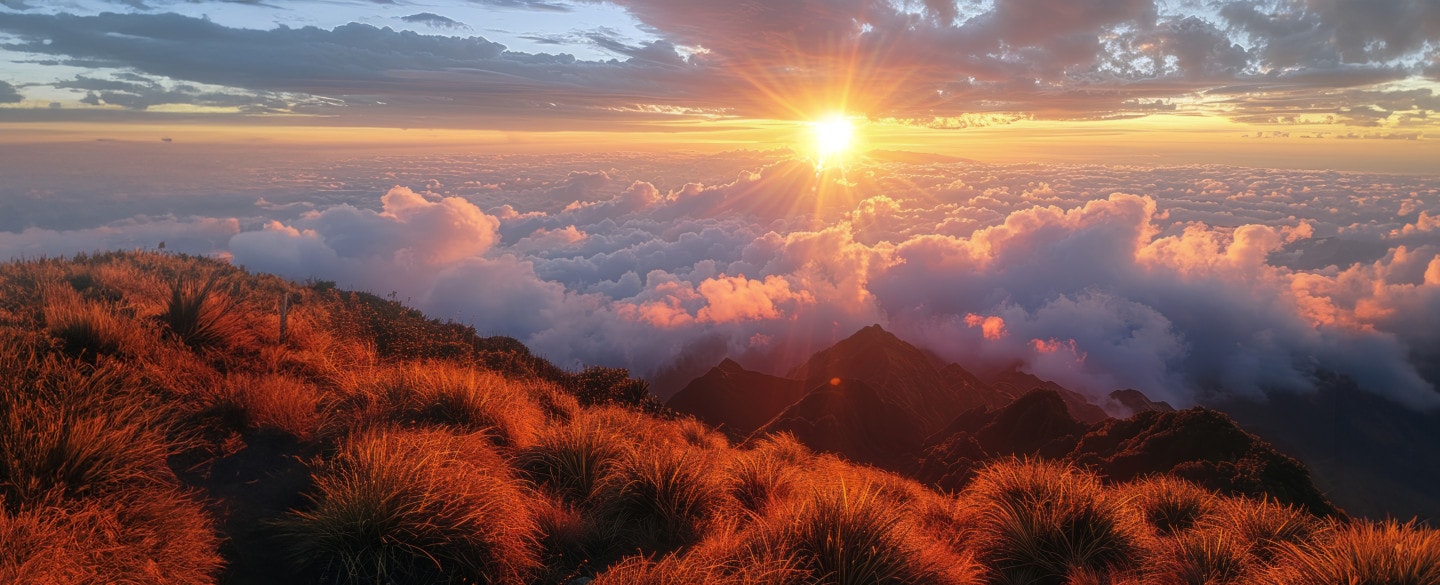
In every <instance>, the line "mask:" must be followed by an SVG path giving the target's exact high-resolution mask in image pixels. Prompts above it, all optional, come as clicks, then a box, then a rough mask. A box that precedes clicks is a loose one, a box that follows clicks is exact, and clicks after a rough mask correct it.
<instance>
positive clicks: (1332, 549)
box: [1260, 520, 1440, 585]
mask: <svg viewBox="0 0 1440 585" xmlns="http://www.w3.org/2000/svg"><path fill="white" fill-rule="evenodd" d="M1260 582H1262V583H1265V584H1267V585H1270V584H1274V585H1279V584H1282V583H1283V584H1286V585H1320V584H1329V583H1346V584H1355V585H1382V584H1383V585H1422V584H1433V583H1440V532H1436V531H1435V530H1432V529H1429V528H1424V527H1421V526H1419V525H1417V524H1415V523H1414V522H1410V523H1404V524H1402V523H1399V522H1396V521H1394V520H1387V521H1384V522H1364V521H1361V522H1355V523H1353V524H1351V525H1349V526H1346V527H1343V528H1340V529H1338V530H1336V531H1334V532H1333V533H1332V534H1330V536H1329V538H1326V539H1317V540H1313V541H1309V542H1299V543H1286V544H1284V545H1283V546H1281V548H1280V553H1279V555H1278V561H1277V563H1276V564H1275V566H1274V567H1273V568H1272V570H1271V571H1270V572H1269V573H1267V574H1266V575H1265V578H1264V579H1262V580H1260Z"/></svg>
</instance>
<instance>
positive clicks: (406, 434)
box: [0, 253, 1440, 585]
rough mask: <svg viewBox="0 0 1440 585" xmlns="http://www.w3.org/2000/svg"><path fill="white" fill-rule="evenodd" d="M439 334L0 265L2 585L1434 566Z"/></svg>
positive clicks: (1290, 579)
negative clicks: (955, 477)
mask: <svg viewBox="0 0 1440 585" xmlns="http://www.w3.org/2000/svg"><path fill="white" fill-rule="evenodd" d="M197 275H199V276H197ZM281 294H289V295H291V300H292V306H293V310H292V311H291V313H290V315H289V321H288V326H289V328H288V334H287V336H286V339H285V340H283V342H282V341H281V340H280V338H279V335H278V315H277V314H275V313H274V312H273V311H272V310H271V309H270V307H271V305H273V304H274V303H275V302H276V301H277V300H278V298H279V297H280V295H281ZM367 303H368V304H367ZM377 307H378V308H377ZM390 319H397V320H398V319H404V320H405V321H404V322H403V323H402V322H398V321H397V322H394V323H392V322H390V321H387V320H390ZM432 325H434V324H431V325H426V324H425V322H424V321H423V319H419V318H417V317H416V316H415V315H412V314H410V313H407V312H406V311H405V310H403V307H398V306H391V305H390V304H385V303H381V304H379V305H376V304H375V302H374V299H370V298H366V297H365V296H364V295H349V294H339V293H336V292H334V291H330V290H328V289H327V288H326V287H302V286H298V285H293V284H289V283H285V282H283V281H280V280H279V279H275V278H273V277H249V276H246V275H244V274H243V273H241V272H240V271H238V270H236V269H234V268H233V267H229V266H226V265H224V264H223V263H220V262H216V261H211V260H203V259H195V258H185V257H180V256H172V255H165V254H153V253H141V254H102V255H96V256H85V257H79V258H77V259H75V260H65V261H62V260H49V259H41V260H33V261H26V262H18V263H10V264H3V265H0V384H3V385H4V386H3V390H4V391H3V392H0V583H11V582H15V583H26V582H37V583H47V584H48V583H211V582H215V581H216V580H217V579H220V580H226V579H230V578H231V576H229V575H224V574H222V573H221V571H222V570H224V569H223V565H224V563H223V562H222V559H221V557H220V553H219V551H220V550H222V548H221V544H220V543H221V542H223V541H225V540H227V539H228V540H229V541H230V542H231V545H229V546H230V547H231V548H230V549H227V550H229V551H230V552H231V553H233V554H237V555H239V556H236V557H234V558H232V560H236V559H247V558H248V559H251V562H255V561H254V559H263V561H261V562H264V563H271V562H272V559H273V562H283V560H284V559H285V558H287V556H288V558H290V559H291V560H293V561H294V562H295V569H294V570H293V571H291V575H290V576H291V579H290V580H289V581H288V583H312V582H330V583H376V582H394V583H431V582H456V583H459V582H467V583H514V584H529V583H563V582H568V581H570V580H572V579H574V578H576V577H594V578H595V581H593V583H595V584H596V585H611V584H616V583H639V584H668V583H699V584H713V585H748V584H761V583H775V584H780V585H788V584H797V585H798V584H811V583H816V584H818V583H886V584H892V583H893V584H929V583H940V584H943V583H957V584H958V583H1034V584H1073V585H1089V584H1095V585H1100V584H1106V585H1120V584H1140V583H1147V584H1149V583H1156V584H1161V585H1165V584H1190V583H1209V584H1216V585H1223V584H1226V583H1262V584H1264V585H1278V584H1280V583H1287V584H1290V583H1293V584H1296V585H1312V584H1320V583H1396V584H1401V585H1409V584H1412V583H1413V584H1418V583H1440V576H1437V575H1436V571H1437V569H1436V567H1437V566H1440V536H1437V535H1440V533H1437V532H1436V531H1435V530H1433V529H1431V528H1428V527H1425V526H1422V525H1417V524H1400V523H1395V522H1385V523H1367V522H1356V523H1353V524H1350V525H1343V526H1333V525H1331V524H1329V523H1327V522H1324V521H1321V520H1319V519H1317V518H1315V517H1312V516H1310V515H1308V514H1307V513H1305V512H1303V511H1301V510H1297V509H1294V508H1289V507H1285V506H1281V505H1278V504H1276V503H1274V502H1267V501H1252V500H1243V499H1236V498H1231V497H1226V496H1219V495H1216V494H1213V493H1210V492H1208V491H1206V490H1203V489H1200V488H1198V487H1195V486H1194V485H1192V484H1189V483H1186V482H1184V481H1181V480H1177V479H1173V478H1165V477H1156V478H1149V479H1145V480H1142V481H1138V482H1132V483H1126V484H1118V485H1111V486H1101V485H1100V482H1099V479H1098V478H1097V477H1096V476H1094V475H1092V474H1090V473H1088V472H1085V471H1082V470H1077V469H1073V468H1070V467H1066V466H1064V465H1060V464H1056V463H1042V462H1020V461H1010V462H1001V463H997V464H994V465H991V466H990V467H988V468H986V469H985V470H984V471H982V472H980V473H979V474H978V476H977V477H976V478H975V479H974V480H973V481H972V482H971V484H970V485H968V486H967V487H966V489H965V490H964V491H963V492H962V493H961V494H960V495H958V496H953V495H947V494H941V493H938V492H936V491H934V490H931V489H929V488H928V487H926V486H923V485H921V484H919V483H916V482H915V481H912V480H909V479H906V478H904V477H901V476H899V475H896V474H893V473H888V472H885V471H881V470H878V469H875V468H870V467H864V466H858V465H855V464H853V463H851V462H848V461H845V460H843V459H840V458H838V457H835V456H833V455H828V454H816V453H813V452H811V451H810V450H809V449H808V448H806V447H805V446H804V445H803V444H801V443H800V442H799V441H797V440H796V439H795V438H794V437H793V436H791V435H785V434H782V435H770V436H764V437H752V438H751V439H749V440H747V441H745V442H744V443H742V444H740V445H731V444H730V443H729V441H727V440H726V439H725V437H724V436H723V435H721V434H719V433H717V432H715V430H714V429H711V428H709V427H707V426H706V425H704V424H703V423H700V422H699V421H696V420H694V419H686V418H681V419H675V418H666V417H665V416H659V415H657V414H656V413H657V412H659V411H657V410H656V409H655V408H654V406H655V405H654V404H653V401H647V400H642V399H637V396H635V394H637V393H638V392H639V391H640V390H642V389H643V388H644V385H643V384H642V383H640V382H636V381H634V380H631V379H630V378H629V377H628V373H627V372H624V371H623V370H614V369H606V368H598V369H590V370H586V371H583V372H581V373H580V374H579V375H576V376H572V377H571V378H566V377H565V375H564V374H563V373H561V374H555V372H557V371H558V370H553V371H552V370H544V369H543V368H540V369H534V368H532V369H529V370H525V369H524V368H519V367H518V366H517V367H516V368H515V369H513V370H512V371H511V373H502V372H500V371H495V370H489V369H486V368H485V367H484V364H486V363H489V364H491V365H492V367H505V366H503V363H502V365H501V366H496V365H494V364H495V363H501V362H504V360H500V362H496V361H494V360H492V361H485V360H476V359H472V358H473V355H472V354H470V353H467V352H469V351H470V348H472V345H471V344H472V342H474V340H468V341H467V339H465V338H464V337H463V336H462V335H460V333H463V331H461V330H462V329H463V328H459V329H457V328H455V327H448V328H447V327H446V326H441V325H434V326H432ZM437 332H438V333H437ZM457 332H459V333H457ZM435 335H440V337H442V338H443V339H440V338H436V339H432V337H433V336H435ZM496 343H497V345H495V347H501V348H510V349H509V350H507V351H512V353H513V354H514V355H519V356H521V357H523V354H522V353H519V352H515V351H513V350H514V348H513V347H512V346H513V345H514V344H515V342H513V341H511V342H504V341H503V340H502V341H500V342H496ZM506 343H510V344H511V345H506ZM417 356H424V359H420V358H419V357H417ZM520 361H523V360H518V358H517V360H512V362H513V363H511V362H504V363H510V365H511V366H515V365H516V364H520ZM520 365H524V364H520ZM527 367H529V366H527ZM547 367H548V366H547ZM515 372H520V373H515ZM537 372H541V373H537ZM547 372H548V373H547ZM542 374H543V375H542ZM537 377H544V378H546V380H543V381H542V380H538V379H535V378H537ZM216 413H219V414H221V415H224V416H215V414H216ZM236 431H241V433H239V435H237V433H236ZM266 435H287V436H289V437H293V438H294V439H297V440H294V441H291V440H281V441H274V440H271V439H273V437H267V436H266ZM237 436H240V437H241V438H242V439H243V440H239V441H237V442H234V444H232V439H235V438H236V437H237ZM247 442H248V443H249V444H248V445H247ZM284 449H292V450H291V451H284ZM196 453H200V454H201V455H200V456H196V455H195V454H196ZM196 457H202V458H211V459H213V460H211V461H206V462H204V463H205V464H204V465H196V466H193V467H192V466H191V464H192V463H194V462H193V461H192V459H194V458H196ZM297 457H301V458H303V459H304V460H309V461H311V462H312V464H311V466H310V468H309V473H310V474H311V476H310V477H308V478H307V477H305V474H306V473H307V471H306V469H304V468H302V467H298V464H296V468H295V469H293V470H291V471H290V472H286V473H290V475H291V476H293V477H289V479H287V480H284V481H289V482H291V484H285V485H280V484H277V483H272V482H281V479H279V478H283V477H287V476H286V475H285V473H282V472H281V471H280V470H271V469H268V468H261V469H249V468H246V467H245V466H246V465H256V464H257V462H259V463H260V464H267V465H268V464H270V463H269V462H272V461H276V460H283V461H288V462H292V463H293V462H295V461H296V458H297ZM182 460H183V461H186V462H187V463H186V464H185V465H183V466H182V465H178V464H177V462H178V461H182ZM220 469H223V470H226V472H227V473H231V474H236V473H241V472H243V473H244V474H246V475H245V477H249V478H258V479H250V480H249V482H250V483H246V484H245V485H243V486H240V485H225V484H224V483H223V482H224V481H228V480H227V478H228V477H231V476H224V475H222V474H221V473H220V472H218V471H217V472H216V474H215V475H214V476H207V475H205V474H206V473H210V472H209V471H206V470H220ZM197 470H199V471H197ZM187 486H188V487H187ZM200 490H212V491H209V492H202V491H200ZM286 490H289V491H288V492H286ZM251 492H255V494H254V495H253V496H252V494H251ZM277 494H278V495H277ZM302 494H303V495H302ZM262 496H263V497H269V498H272V499H271V500H262V499H260V498H261V497H262ZM252 497H254V498H256V499H253V500H251V499H248V498H252ZM307 497H308V500H307V499H306V498H307ZM297 502H298V503H297ZM207 506H214V509H216V510H224V511H225V514H226V516H221V517H222V518H227V517H228V518H229V519H230V520H229V521H228V522H230V523H229V524H217V523H216V522H215V521H213V520H212V519H211V518H210V517H209V515H208V513H207V512H206V511H205V510H206V507H207ZM265 506H273V510H272V509H269V508H265ZM262 512H263V513H262ZM266 514H269V515H268V516H266ZM262 517H265V518H270V519H272V520H273V519H274V518H277V517H278V518H282V519H281V520H279V521H278V522H273V521H265V520H262V519H261V518H262ZM229 530H235V531H238V532H234V533H230V532H225V531H229ZM37 576H38V577H37Z"/></svg>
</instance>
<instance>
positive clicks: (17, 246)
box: [0, 152, 1440, 408]
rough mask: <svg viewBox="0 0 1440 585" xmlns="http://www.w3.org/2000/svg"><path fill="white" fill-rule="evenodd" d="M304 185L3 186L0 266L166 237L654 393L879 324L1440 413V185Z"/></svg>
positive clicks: (549, 172)
mask: <svg viewBox="0 0 1440 585" xmlns="http://www.w3.org/2000/svg"><path fill="white" fill-rule="evenodd" d="M385 165H391V166H390V167H388V168H393V169H395V170H394V171H387V170H386V169H387V167H386V166H385ZM377 169H379V170H377ZM587 169H588V170H587ZM285 172H286V173H290V172H293V171H285ZM300 175H304V176H313V177H316V181H317V182H303V181H302V182H298V183H295V182H288V183H287V182H284V181H277V180H274V179H273V178H270V177H264V176H259V177H257V176H255V175H236V176H234V177H229V178H224V180H233V181H235V184H232V185H231V186H230V187H229V189H230V190H232V191H235V192H236V194H235V195H233V196H231V197H230V198H229V199H227V198H216V199H214V200H213V201H212V202H211V203H210V204H211V205H214V206H217V207H216V209H227V208H229V206H230V205H231V204H230V203H228V202H227V201H229V200H233V199H236V198H240V197H245V196H246V195H244V193H246V192H249V193H251V195H248V197H250V198H251V199H250V201H252V202H253V204H252V205H250V206H249V208H248V210H247V211H246V212H245V213H243V214H238V215H223V214H215V213H203V212H201V211H202V210H200V209H195V210H192V211H195V213H192V214H189V215H184V216H173V215H172V216H147V215H134V216H126V215H120V217H121V219H116V220H110V221H100V222H97V223H94V224H91V225H64V226H61V225H58V224H57V225H54V226H47V225H44V221H43V218H44V216H42V215H36V214H35V213H34V211H33V210H34V209H41V208H48V207H50V206H53V205H54V199H55V198H56V197H63V196H62V195H55V196H52V197H51V198H48V199H47V198H38V197H36V198H29V199H27V198H24V197H19V196H13V197H12V196H9V195H7V199H8V200H10V201H12V202H15V203H13V204H12V206H13V207H14V209H13V210H12V211H14V212H15V213H13V214H12V215H13V216H15V217H22V218H24V217H32V218H37V219H38V220H40V221H39V224H40V225H31V226H30V227H28V228H26V229H24V230H23V231H22V230H17V231H13V232H6V233H0V255H3V256H13V255H28V256H35V255H39V254H42V253H48V254H59V253H73V252H77V251H87V250H94V249H112V248H129V247H153V246H154V245H155V244H156V242H159V241H166V242H167V248H168V249H172V250H179V251H185V252H193V253H218V254H226V255H229V256H230V257H231V258H232V259H233V261H234V262H236V263H237V264H242V265H245V266H246V267H248V268H251V269H254V270H261V271H267V272H274V273H277V274H281V275H284V276H287V277H291V278H296V279H305V278H318V279H327V280H335V281H338V282H339V283H340V284H341V285H343V286H346V287H354V288H361V289H365V290H370V291H373V292H376V293H379V294H390V293H392V292H393V293H394V294H396V295H397V297H398V298H400V299H402V300H406V301H408V302H410V303H412V304H414V305H415V306H418V307H419V308H421V309H423V310H425V311H427V312H428V313H430V314H432V315H434V316H437V317H440V318H449V319H456V320H460V321H464V322H467V323H471V324H474V325H475V326H476V327H477V328H478V329H479V330H480V331H482V332H483V333H486V334H505V335H511V336H515V337H517V338H519V339H521V340H523V341H525V342H526V343H527V344H529V345H530V346H531V347H532V348H535V349H536V350H537V351H539V352H540V353H542V354H543V355H545V356H547V357H549V358H551V359H553V360H556V361H557V362H558V363H561V364H564V365H566V366H568V367H578V366H580V365H582V364H596V363H599V364H606V365H613V366H623V367H629V368H632V369H633V370H635V371H636V372H638V373H640V374H643V375H650V376H660V377H661V378H665V376H667V375H672V374H673V375H675V376H679V377H682V378H683V374H685V373H687V372H689V371H690V370H689V369H687V368H694V367H708V366H710V365H713V362H717V361H719V359H720V358H721V357H722V356H723V355H731V356H734V357H737V358H739V359H741V361H742V362H744V363H748V364H750V365H752V366H754V367H761V368H780V367H784V366H788V365H791V364H790V363H789V362H788V360H795V359H799V358H800V357H801V356H803V355H804V354H805V353H806V352H807V351H812V350H814V349H817V348H819V347H822V346H824V345H826V344H828V343H832V342H834V341H835V340H837V339H839V338H841V337H843V336H845V335H848V334H849V333H851V332H853V331H854V330H856V329H858V328H859V327H862V326H864V325H868V324H870V323H875V322H879V323H882V324H884V325H885V326H886V327H887V328H890V329H892V330H894V331H896V332H897V333H898V334H899V335H901V336H902V337H903V338H906V339H910V340H913V341H915V342H917V343H919V344H921V345H923V346H925V347H928V348H930V349H932V350H933V351H936V352H937V353H939V354H940V355H941V356H943V357H945V358H947V359H951V360H955V361H958V362H960V363H961V364H963V365H966V366H969V367H974V368H977V369H984V368H991V367H1006V366H1010V365H1015V364H1018V365H1020V366H1021V367H1022V368H1023V369H1025V370H1026V371H1030V372H1033V373H1035V374H1036V375H1039V376H1041V377H1043V378H1047V379H1053V380H1056V381H1059V382H1061V383H1062V384H1065V385H1067V386H1070V387H1073V388H1076V389H1078V390H1081V391H1084V392H1087V393H1090V394H1092V395H1094V396H1101V395H1104V394H1106V393H1108V392H1110V391H1111V390H1114V389H1117V388H1122V387H1132V388H1138V389H1140V390H1143V391H1145V392H1146V393H1148V394H1150V395H1151V396H1153V397H1155V398H1158V399H1165V400H1169V401H1171V402H1172V403H1176V404H1193V403H1196V402H1198V401H1202V400H1205V399H1206V398H1207V397H1211V396H1214V395H1217V394H1244V395H1252V396H1254V395H1260V394H1262V393H1264V392H1270V391H1277V390H1280V391H1300V392H1303V391H1306V390H1308V389H1309V388H1311V386H1312V380H1313V379H1314V376H1315V374H1316V372H1318V371H1333V372H1339V373H1342V374H1346V375H1349V376H1351V377H1354V378H1355V379H1357V380H1359V381H1360V382H1361V383H1362V385H1363V386H1364V387H1365V388H1367V389H1369V390H1370V391H1372V392H1376V393H1379V394H1384V395H1386V396H1389V397H1391V398H1393V399H1394V400H1397V401H1399V402H1402V403H1404V404H1407V405H1410V406H1415V407H1423V408H1429V407H1435V406H1440V395H1437V393H1436V392H1435V390H1434V385H1435V382H1436V381H1437V379H1440V350H1437V349H1436V348H1437V347H1440V343H1437V342H1440V338H1437V334H1436V332H1437V331H1440V322H1437V319H1440V317H1437V316H1440V221H1437V220H1436V219H1435V218H1436V217H1440V203H1437V202H1440V188H1437V187H1436V186H1435V185H1434V183H1433V180H1430V179H1425V178H1414V177H1404V176H1390V175H1373V174H1362V173H1340V172H1309V171H1278V170H1251V169H1242V168H1234V167H1222V166H1190V167H1172V168H1158V169H1145V168H1138V167H1098V166H1083V165H1070V166H1065V165H1054V166H1043V165H1014V166H1004V165H977V164H973V163H959V162H918V163H915V162H911V163H904V162H885V161H878V160H869V161H859V162H856V163H855V164H853V165H851V166H850V167H849V168H847V169H845V170H843V171H839V170H832V171H829V172H819V173H817V172H816V171H815V169H814V167H813V166H812V165H811V164H810V163H809V162H807V161H803V160H798V159H794V158H791V157H790V156H789V155H788V154H786V153H783V152H774V153H753V152H752V153H733V154H727V155H721V156H713V157H699V156H689V155H675V156H671V157H647V158H645V159H636V158H627V157H625V156H620V155H617V156H615V157H611V158H605V157H595V158H593V159H591V160H579V159H563V158H547V157H538V156H537V157H518V156H517V157H500V158H490V159H460V158H443V157H442V158H435V159H430V160H422V159H394V158H384V159H367V158H359V159H351V160H346V161H343V162H342V163H338V164H335V165H333V166H330V167H328V168H317V169H314V170H313V171H307V172H305V173H300ZM247 176H248V177H249V178H248V179H246V178H244V177H247ZM726 177H728V178H726ZM689 178H698V179H697V180H693V181H692V180H690V179H689ZM246 180H249V181H254V182H255V183H254V184H252V185H246V184H245V183H244V182H245V181H246ZM100 182H101V183H103V182H104V181H103V180H101V181H100ZM164 182H169V181H164ZM99 188H100V187H92V189H99ZM121 188H124V189H127V191H133V190H134V189H135V187H134V186H130V185H127V186H123V187H121ZM321 189H323V191H321ZM247 190H248V191H247ZM256 193H263V195H260V196H257V195H255V194H256ZM325 193H329V195H326V194H325ZM90 197H98V198H99V199H103V200H110V199H111V197H109V196H106V195H103V194H101V195H95V194H92V195H90ZM154 197H155V198H156V201H162V200H163V201H169V200H171V199H172V196H170V195H166V194H163V193H162V194H157V195H155V196H154ZM186 200H187V201H189V200H190V199H186ZM126 201H127V202H128V203H127V205H130V206H132V207H138V208H141V209H143V208H146V207H148V206H151V205H155V203H152V202H150V201H149V200H147V199H146V198H145V197H142V196H135V195H132V196H130V197H129V198H128V199H127V200H126ZM114 211H115V212H118V211H119V210H114ZM71 221H74V220H73V219H72V220H71ZM665 379H668V378H665ZM679 381H680V382H682V383H683V381H684V380H679Z"/></svg>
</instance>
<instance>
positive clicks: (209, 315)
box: [159, 270, 249, 349]
mask: <svg viewBox="0 0 1440 585" xmlns="http://www.w3.org/2000/svg"><path fill="white" fill-rule="evenodd" d="M220 281H221V273H220V271H218V270H216V271H212V272H210V274H209V275H208V276H206V277H204V279H203V280H187V279H184V278H178V277H177V278H176V279H175V281H174V282H173V283H171V285H170V298H169V302H167V303H166V304H165V310H164V312H163V313H161V314H160V316H159V317H160V322H161V323H164V324H165V326H166V327H167V328H168V329H169V330H170V332H171V333H172V334H174V335H175V337H176V338H177V339H179V340H180V341H181V342H183V343H184V344H185V345H188V346H190V347H191V348H193V349H216V348H225V347H230V346H234V345H239V344H241V343H243V342H245V341H246V340H247V339H246V338H247V336H248V333H249V331H248V329H247V328H246V320H245V318H244V315H243V313H242V312H241V311H240V302H239V301H238V300H236V299H235V298H234V297H233V296H232V294H231V293H230V292H227V291H224V290H221V288H220V284H221V283H220Z"/></svg>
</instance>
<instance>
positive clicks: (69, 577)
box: [0, 489, 222, 585]
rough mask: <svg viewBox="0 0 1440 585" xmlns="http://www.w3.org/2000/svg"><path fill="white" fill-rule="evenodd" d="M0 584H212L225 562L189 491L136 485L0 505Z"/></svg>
mask: <svg viewBox="0 0 1440 585" xmlns="http://www.w3.org/2000/svg"><path fill="white" fill-rule="evenodd" d="M0 543H4V546H0V583H17V584H18V583H37V584H39V583H44V584H49V583H174V584H191V583H193V584H197V585H198V584H203V583H213V582H214V580H215V576H216V574H217V573H218V571H219V569H220V567H221V565H222V561H221V558H220V555H219V552H218V548H219V540H218V539H217V538H216V536H215V532H214V528H213V526H212V524H211V521H210V518H209V516H208V515H206V514H205V513H204V511H203V508H202V507H201V506H200V504H199V503H198V502H197V501H195V498H194V497H193V496H190V495H188V494H184V493H181V492H178V491H175V490H173V489H154V490H135V491H130V492H127V493H126V494H123V495H120V496H115V497H106V498H98V499H88V500H85V501H83V502H80V503H78V504H75V505H71V506H66V507H55V506H38V507H26V508H23V509H21V510H18V511H15V512H13V513H10V512H6V511H4V510H0Z"/></svg>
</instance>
